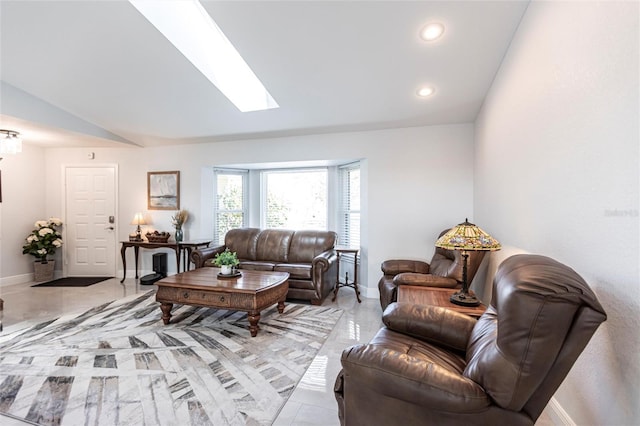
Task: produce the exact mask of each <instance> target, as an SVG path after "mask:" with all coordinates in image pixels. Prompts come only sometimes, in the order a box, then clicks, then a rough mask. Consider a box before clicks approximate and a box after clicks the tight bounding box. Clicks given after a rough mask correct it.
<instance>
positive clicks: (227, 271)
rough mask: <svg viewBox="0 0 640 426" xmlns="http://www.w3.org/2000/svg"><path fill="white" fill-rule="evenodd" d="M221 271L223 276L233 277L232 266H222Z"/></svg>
mask: <svg viewBox="0 0 640 426" xmlns="http://www.w3.org/2000/svg"><path fill="white" fill-rule="evenodd" d="M220 269H221V271H220V272H221V273H222V275H231V265H221V266H220Z"/></svg>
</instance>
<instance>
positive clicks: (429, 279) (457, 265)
mask: <svg viewBox="0 0 640 426" xmlns="http://www.w3.org/2000/svg"><path fill="white" fill-rule="evenodd" d="M448 231H449V230H448V229H445V230H444V231H442V232H441V233H440V235H438V238H440V237H441V236H443V235H444V234H445V233H447V232H448ZM484 254H485V252H483V251H472V252H469V258H468V261H467V282H468V283H469V284H471V281H473V277H474V276H475V275H476V272H478V267H479V266H480V263H481V262H482V259H483V258H484ZM462 266H463V263H462V256H461V254H460V252H459V251H458V250H447V249H443V248H440V247H436V251H435V253H434V254H433V257H432V258H431V263H427V262H423V261H420V260H397V259H394V260H385V261H384V262H382V265H381V267H380V268H381V269H382V274H383V275H382V278H380V281H379V282H378V290H379V291H380V306H382V310H384V309H385V308H386V307H387V306H388V305H389V304H390V303H392V302H395V301H396V300H398V286H399V285H418V286H425V287H445V288H456V287H460V286H461V285H462Z"/></svg>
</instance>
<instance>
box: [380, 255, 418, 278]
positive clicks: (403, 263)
mask: <svg viewBox="0 0 640 426" xmlns="http://www.w3.org/2000/svg"><path fill="white" fill-rule="evenodd" d="M380 269H382V273H383V274H384V275H398V274H401V273H403V272H415V273H421V274H428V273H429V264H428V263H427V262H423V261H421V260H402V259H391V260H385V261H384V262H382V265H380Z"/></svg>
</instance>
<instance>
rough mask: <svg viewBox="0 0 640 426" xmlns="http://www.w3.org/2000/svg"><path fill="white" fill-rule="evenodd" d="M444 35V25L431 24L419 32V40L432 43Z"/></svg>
mask: <svg viewBox="0 0 640 426" xmlns="http://www.w3.org/2000/svg"><path fill="white" fill-rule="evenodd" d="M443 33H444V25H442V24H441V23H439V22H432V23H430V24H427V25H425V26H424V27H422V29H421V30H420V38H421V39H423V40H424V41H434V40H436V39H438V38H440V36H442V34H443Z"/></svg>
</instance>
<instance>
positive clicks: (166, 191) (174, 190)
mask: <svg viewBox="0 0 640 426" xmlns="http://www.w3.org/2000/svg"><path fill="white" fill-rule="evenodd" d="M147 208H148V209H149V210H180V172H179V171H172V172H147Z"/></svg>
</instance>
